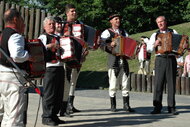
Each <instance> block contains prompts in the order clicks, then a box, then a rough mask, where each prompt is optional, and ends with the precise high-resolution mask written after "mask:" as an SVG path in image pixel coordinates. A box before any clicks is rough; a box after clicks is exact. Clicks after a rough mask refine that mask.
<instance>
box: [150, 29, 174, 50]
mask: <svg viewBox="0 0 190 127" xmlns="http://www.w3.org/2000/svg"><path fill="white" fill-rule="evenodd" d="M166 32H168V31H162V32H161V33H166ZM173 33H174V34H178V33H177V32H176V31H175V30H173ZM156 35H157V33H153V34H152V35H151V37H150V40H149V42H148V43H147V52H150V53H151V52H153V51H154V43H155V41H156Z"/></svg>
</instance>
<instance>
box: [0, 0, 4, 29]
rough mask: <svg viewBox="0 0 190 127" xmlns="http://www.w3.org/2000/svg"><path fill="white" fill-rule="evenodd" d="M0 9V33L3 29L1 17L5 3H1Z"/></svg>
mask: <svg viewBox="0 0 190 127" xmlns="http://www.w3.org/2000/svg"><path fill="white" fill-rule="evenodd" d="M0 6H1V8H0V31H2V30H3V29H4V27H3V26H4V23H3V15H4V10H5V2H4V1H1V5H0Z"/></svg>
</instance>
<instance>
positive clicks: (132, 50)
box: [112, 36, 138, 58]
mask: <svg viewBox="0 0 190 127" xmlns="http://www.w3.org/2000/svg"><path fill="white" fill-rule="evenodd" d="M112 41H115V42H116V46H115V47H114V48H113V49H112V53H113V54H115V55H116V56H126V57H128V58H134V57H135V55H136V51H137V47H138V43H137V41H135V40H133V39H131V38H129V37H124V36H116V37H115V38H113V40H112Z"/></svg>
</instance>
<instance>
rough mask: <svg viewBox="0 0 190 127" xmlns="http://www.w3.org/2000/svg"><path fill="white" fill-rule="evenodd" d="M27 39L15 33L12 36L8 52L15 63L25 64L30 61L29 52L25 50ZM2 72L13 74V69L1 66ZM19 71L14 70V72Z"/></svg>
mask: <svg viewBox="0 0 190 127" xmlns="http://www.w3.org/2000/svg"><path fill="white" fill-rule="evenodd" d="M24 47H25V39H24V37H23V36H22V35H20V34H18V33H15V34H13V35H11V36H10V38H9V40H8V50H9V52H10V57H11V58H12V59H13V61H14V62H17V63H23V62H25V61H27V60H28V59H29V54H28V51H27V50H25V49H24ZM0 71H7V72H12V71H13V69H12V68H10V67H6V66H3V65H0ZM16 71H17V70H16V69H14V72H16Z"/></svg>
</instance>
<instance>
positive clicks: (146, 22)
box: [4, 0, 190, 34]
mask: <svg viewBox="0 0 190 127" xmlns="http://www.w3.org/2000/svg"><path fill="white" fill-rule="evenodd" d="M4 1H6V2H11V3H17V4H19V5H22V6H28V7H34V8H41V9H44V10H46V11H48V12H50V13H52V14H53V15H59V16H61V17H63V18H65V14H64V13H65V12H64V7H65V5H66V4H67V3H73V4H74V5H75V6H76V8H77V11H78V15H79V20H81V21H83V22H84V23H85V24H88V25H90V26H93V27H95V28H97V29H99V30H101V31H102V30H104V29H106V28H108V27H109V23H108V21H107V19H108V17H109V15H110V14H112V13H119V14H121V15H122V17H123V18H122V24H123V27H124V28H125V29H126V30H127V31H128V33H129V34H134V33H139V32H144V31H149V30H152V29H156V27H157V26H156V24H155V18H156V17H157V16H159V15H165V16H166V17H167V19H168V22H169V23H170V24H169V25H176V24H179V23H184V22H188V21H190V1H189V0H4Z"/></svg>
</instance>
